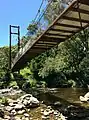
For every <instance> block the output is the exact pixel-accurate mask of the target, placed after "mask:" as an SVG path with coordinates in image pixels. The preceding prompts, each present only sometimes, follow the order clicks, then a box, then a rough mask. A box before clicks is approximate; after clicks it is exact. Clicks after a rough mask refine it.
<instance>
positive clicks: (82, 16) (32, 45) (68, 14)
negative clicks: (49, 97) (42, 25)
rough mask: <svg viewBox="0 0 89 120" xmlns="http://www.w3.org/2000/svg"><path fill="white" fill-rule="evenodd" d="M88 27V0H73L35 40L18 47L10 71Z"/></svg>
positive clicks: (15, 69) (18, 68) (19, 67)
mask: <svg viewBox="0 0 89 120" xmlns="http://www.w3.org/2000/svg"><path fill="white" fill-rule="evenodd" d="M88 27H89V0H74V1H73V2H72V3H71V4H70V5H69V6H68V7H67V8H66V9H65V10H64V11H63V12H62V13H61V14H60V15H59V16H58V17H57V18H56V19H55V20H54V21H53V23H52V24H51V25H50V26H49V27H48V28H47V29H46V30H45V31H44V32H43V33H42V34H41V35H40V36H39V37H37V38H36V39H35V40H32V41H31V40H29V41H28V42H27V44H26V45H25V46H24V47H23V48H20V50H19V52H18V53H17V55H16V57H15V58H14V59H13V61H12V65H11V69H12V71H18V70H20V69H21V68H23V67H24V66H25V65H26V63H27V62H28V61H30V60H31V59H32V58H34V57H35V56H37V55H39V54H41V53H43V52H45V51H47V50H49V49H51V48H53V47H56V46H57V45H58V44H60V43H61V42H64V41H65V40H68V39H69V38H71V37H72V36H73V35H75V34H76V33H79V32H80V31H82V30H84V29H86V28H88Z"/></svg>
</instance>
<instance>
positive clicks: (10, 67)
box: [9, 25, 11, 70]
mask: <svg viewBox="0 0 89 120" xmlns="http://www.w3.org/2000/svg"><path fill="white" fill-rule="evenodd" d="M9 37H10V38H9V39H10V41H9V70H11V25H10V36H9Z"/></svg>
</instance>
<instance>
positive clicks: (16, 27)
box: [9, 25, 20, 70]
mask: <svg viewBox="0 0 89 120" xmlns="http://www.w3.org/2000/svg"><path fill="white" fill-rule="evenodd" d="M11 28H15V29H17V32H12V31H11ZM9 29H10V33H9V34H10V35H9V70H11V41H12V35H13V34H14V35H18V51H19V49H20V27H19V26H12V25H10V28H9Z"/></svg>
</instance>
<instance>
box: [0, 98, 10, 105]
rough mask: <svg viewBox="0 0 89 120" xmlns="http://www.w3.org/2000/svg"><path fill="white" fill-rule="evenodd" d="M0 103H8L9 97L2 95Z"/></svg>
mask: <svg viewBox="0 0 89 120" xmlns="http://www.w3.org/2000/svg"><path fill="white" fill-rule="evenodd" d="M0 103H1V104H3V105H8V104H9V103H8V99H7V97H0Z"/></svg>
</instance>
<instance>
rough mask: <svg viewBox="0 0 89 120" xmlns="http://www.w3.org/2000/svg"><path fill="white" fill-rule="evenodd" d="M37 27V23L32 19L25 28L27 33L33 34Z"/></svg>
mask: <svg viewBox="0 0 89 120" xmlns="http://www.w3.org/2000/svg"><path fill="white" fill-rule="evenodd" d="M37 29H38V26H37V23H34V22H33V21H32V23H31V24H29V26H28V28H27V30H28V33H29V35H33V34H35V33H36V31H37Z"/></svg>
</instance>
